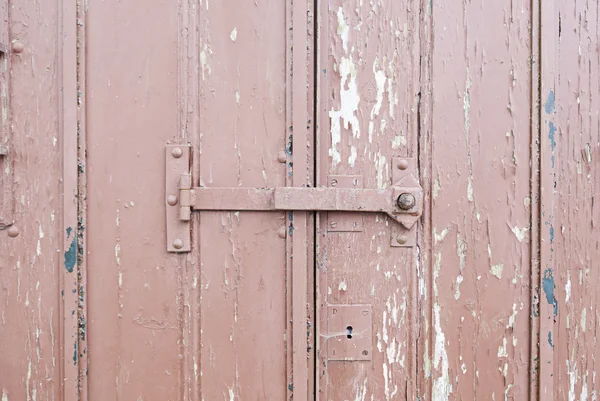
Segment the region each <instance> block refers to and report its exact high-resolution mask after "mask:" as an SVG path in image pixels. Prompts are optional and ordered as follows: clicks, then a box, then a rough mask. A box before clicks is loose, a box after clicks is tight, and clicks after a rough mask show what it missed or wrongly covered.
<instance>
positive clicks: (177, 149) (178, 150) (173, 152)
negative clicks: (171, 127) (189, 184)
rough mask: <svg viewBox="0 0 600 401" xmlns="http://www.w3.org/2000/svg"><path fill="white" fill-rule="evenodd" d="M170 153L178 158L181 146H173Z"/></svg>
mask: <svg viewBox="0 0 600 401" xmlns="http://www.w3.org/2000/svg"><path fill="white" fill-rule="evenodd" d="M171 155H172V156H173V157H174V158H176V159H179V158H180V157H181V155H183V150H181V148H173V150H172V151H171Z"/></svg>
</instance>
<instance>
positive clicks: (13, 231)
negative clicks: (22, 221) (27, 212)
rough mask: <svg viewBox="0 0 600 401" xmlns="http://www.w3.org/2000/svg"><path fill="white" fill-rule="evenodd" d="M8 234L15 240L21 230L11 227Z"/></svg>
mask: <svg viewBox="0 0 600 401" xmlns="http://www.w3.org/2000/svg"><path fill="white" fill-rule="evenodd" d="M7 233H8V236H9V237H11V238H15V237H16V236H17V235H19V229H18V228H17V227H15V226H10V227H8V230H7Z"/></svg>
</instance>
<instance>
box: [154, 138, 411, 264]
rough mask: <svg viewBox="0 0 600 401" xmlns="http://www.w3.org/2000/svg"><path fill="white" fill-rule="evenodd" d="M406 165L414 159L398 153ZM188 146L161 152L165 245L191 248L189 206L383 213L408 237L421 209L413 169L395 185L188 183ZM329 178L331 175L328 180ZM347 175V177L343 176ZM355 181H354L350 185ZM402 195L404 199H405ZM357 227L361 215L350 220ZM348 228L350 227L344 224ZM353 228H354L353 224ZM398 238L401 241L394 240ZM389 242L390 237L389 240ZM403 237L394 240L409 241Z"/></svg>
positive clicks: (184, 249) (176, 249)
mask: <svg viewBox="0 0 600 401" xmlns="http://www.w3.org/2000/svg"><path fill="white" fill-rule="evenodd" d="M403 160H404V161H405V162H406V163H407V168H406V169H404V170H408V168H410V167H411V166H413V168H414V160H410V159H403ZM189 161H190V147H189V146H188V145H168V146H167V152H166V198H165V203H166V208H167V250H168V251H169V252H189V251H190V244H191V240H190V227H189V221H190V219H191V212H192V211H278V210H279V211H294V210H299V211H314V212H336V213H337V212H364V213H385V214H387V215H388V216H389V217H390V218H391V219H393V220H395V221H397V222H398V223H399V225H400V226H401V229H400V230H399V231H398V233H399V234H394V236H393V238H396V239H397V238H399V237H400V236H401V235H405V236H406V237H407V238H410V237H409V236H410V234H411V232H414V226H415V223H416V222H417V220H418V219H419V217H420V216H421V213H422V211H423V189H422V188H421V187H420V186H419V184H418V181H417V179H416V177H415V176H414V174H401V175H399V180H398V182H396V183H395V184H394V185H392V186H391V187H389V188H385V189H363V188H361V187H362V179H359V178H358V177H355V176H345V177H342V176H336V178H333V180H340V179H341V180H342V181H344V182H343V185H339V186H337V185H333V186H332V185H331V184H332V182H335V181H332V182H330V183H329V185H330V186H328V187H318V188H308V187H302V188H295V187H278V188H240V187H234V188H210V187H193V186H192V177H191V175H190V167H189ZM330 181H331V180H330ZM346 181H348V182H346ZM352 183H355V184H356V185H353V184H352ZM406 199H408V200H409V201H408V202H407V201H406ZM355 221H356V223H354V224H353V225H355V226H356V228H358V227H360V226H361V225H362V221H361V222H360V223H359V220H358V219H356V220H355ZM347 231H352V230H347ZM355 231H358V230H355ZM396 242H398V243H399V242H400V241H396ZM392 243H393V245H394V240H393V241H392ZM411 244H414V241H409V240H407V241H404V243H403V244H400V243H399V244H398V246H411Z"/></svg>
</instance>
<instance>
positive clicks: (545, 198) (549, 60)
mask: <svg viewBox="0 0 600 401" xmlns="http://www.w3.org/2000/svg"><path fill="white" fill-rule="evenodd" d="M540 4H542V3H540ZM540 13H541V14H540V46H541V49H540V52H541V64H540V97H541V102H540V103H541V104H540V106H541V111H540V119H541V122H540V134H539V142H540V147H539V148H540V194H539V195H540V224H539V230H540V231H539V232H540V238H539V239H540V271H539V280H540V281H539V284H538V285H539V290H538V291H539V298H540V302H539V337H538V341H539V352H540V363H539V398H540V399H554V398H555V396H556V392H555V380H556V379H555V372H556V370H557V369H559V367H558V366H557V365H556V364H557V363H558V361H557V360H556V358H555V352H554V342H555V341H556V330H555V322H556V318H557V315H558V310H559V309H558V303H557V298H556V280H555V278H556V276H557V274H558V272H559V270H558V266H557V265H556V259H555V253H554V250H553V248H554V244H553V243H554V237H555V229H556V227H557V226H556V211H557V209H556V192H555V191H556V188H555V184H556V169H555V163H556V154H555V135H558V133H556V132H555V131H556V127H557V120H556V119H555V107H556V106H555V97H556V79H557V75H556V74H557V71H556V67H557V65H556V62H557V60H556V47H557V39H558V33H557V30H558V27H557V9H556V4H555V2H554V1H553V0H550V1H544V2H543V6H542V5H540Z"/></svg>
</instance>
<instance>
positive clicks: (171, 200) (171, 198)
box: [167, 195, 177, 206]
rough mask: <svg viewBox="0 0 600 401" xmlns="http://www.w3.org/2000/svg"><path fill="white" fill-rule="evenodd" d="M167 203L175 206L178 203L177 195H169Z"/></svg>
mask: <svg viewBox="0 0 600 401" xmlns="http://www.w3.org/2000/svg"><path fill="white" fill-rule="evenodd" d="M167 203H168V204H169V205H171V206H175V205H176V204H177V197H176V196H175V195H169V196H167Z"/></svg>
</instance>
